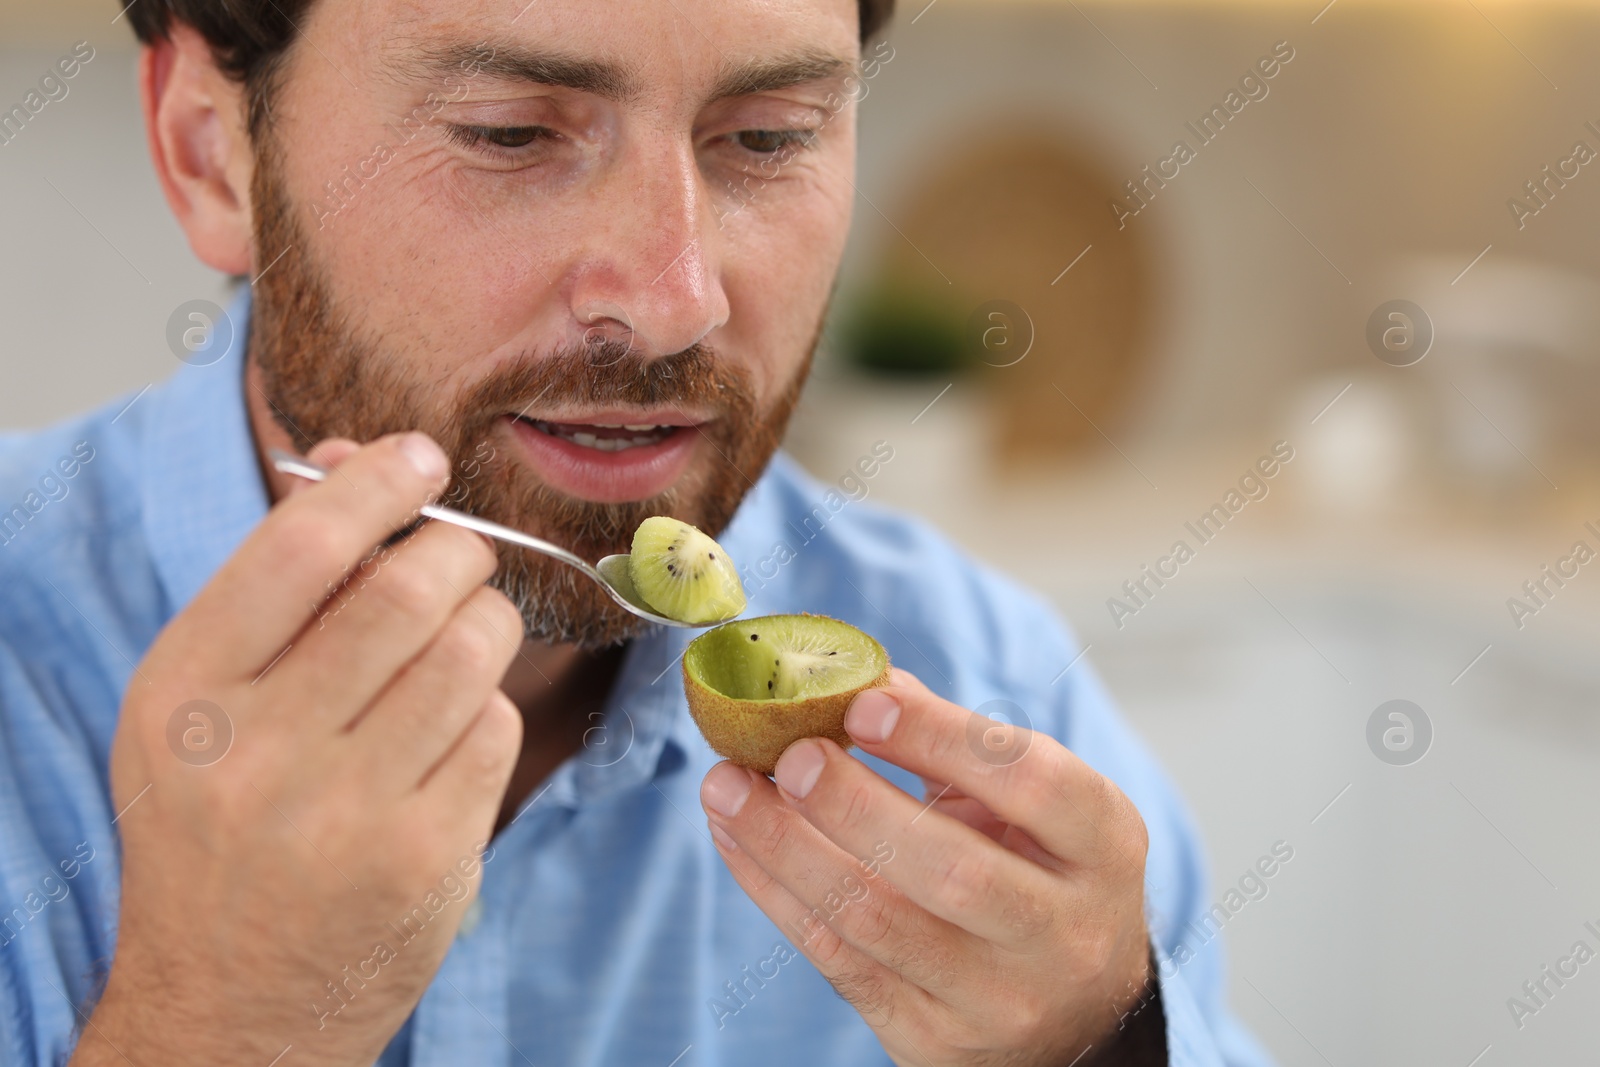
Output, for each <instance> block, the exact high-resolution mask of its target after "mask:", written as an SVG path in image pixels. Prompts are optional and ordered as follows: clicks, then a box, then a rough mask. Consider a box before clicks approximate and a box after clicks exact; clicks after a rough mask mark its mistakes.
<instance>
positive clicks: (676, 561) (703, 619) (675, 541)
mask: <svg viewBox="0 0 1600 1067" xmlns="http://www.w3.org/2000/svg"><path fill="white" fill-rule="evenodd" d="M628 570H629V573H630V575H631V577H632V578H633V588H634V590H635V591H636V592H637V593H638V594H639V596H640V597H641V598H642V599H643V600H644V602H645V603H646V604H647V605H648V606H649V607H650V608H651V609H652V610H654V611H657V612H660V613H661V614H662V615H665V616H667V617H668V618H669V619H677V620H678V621H679V622H688V623H709V622H721V621H722V620H723V619H731V618H733V617H734V616H735V615H737V614H739V612H741V611H743V610H744V607H745V597H744V585H743V584H742V583H741V582H740V581H739V572H738V571H737V570H735V569H734V566H733V561H732V560H731V559H729V558H728V554H727V553H726V552H724V551H723V550H722V546H721V545H719V544H717V543H716V542H715V541H713V540H712V539H711V538H710V537H708V536H706V535H705V534H703V533H701V532H700V531H699V530H698V529H696V528H695V527H693V526H690V525H689V524H688V523H686V522H683V521H682V520H679V519H674V518H670V517H668V516H665V515H656V516H653V517H651V518H648V519H646V520H644V522H642V523H640V524H639V528H638V529H637V530H635V531H634V534H633V551H632V552H631V553H630V554H629V557H628Z"/></svg>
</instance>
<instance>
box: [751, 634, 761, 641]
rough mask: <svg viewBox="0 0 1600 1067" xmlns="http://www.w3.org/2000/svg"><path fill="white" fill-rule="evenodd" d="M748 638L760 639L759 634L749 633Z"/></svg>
mask: <svg viewBox="0 0 1600 1067" xmlns="http://www.w3.org/2000/svg"><path fill="white" fill-rule="evenodd" d="M750 640H752V641H759V640H761V635H760V634H751V635H750Z"/></svg>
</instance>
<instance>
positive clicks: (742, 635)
mask: <svg viewBox="0 0 1600 1067" xmlns="http://www.w3.org/2000/svg"><path fill="white" fill-rule="evenodd" d="M888 681H889V654H888V652H886V651H885V650H884V647H883V646H882V645H880V644H879V643H878V642H877V641H875V640H874V639H873V638H872V637H870V636H868V635H867V634H865V633H863V632H862V631H860V630H858V629H856V628H855V627H854V626H851V625H849V624H848V623H843V622H840V621H839V620H837V619H830V618H828V617H827V616H825V615H766V616H762V617H760V618H755V619H739V620H737V621H735V622H730V623H725V624H723V625H722V626H718V627H717V628H716V629H714V630H708V631H707V632H705V633H703V634H701V635H700V636H699V637H697V638H695V639H694V640H693V641H691V642H689V647H688V649H687V650H686V651H685V652H684V654H683V686H684V692H685V693H686V694H687V695H688V698H689V712H690V714H691V715H692V716H693V717H694V721H695V725H696V726H698V727H699V728H700V732H701V734H703V735H704V736H705V739H706V742H707V743H708V744H710V745H711V747H712V749H713V750H715V751H716V752H717V754H718V755H720V756H723V757H725V758H727V759H730V760H732V761H733V762H735V763H738V764H740V765H741V766H744V767H749V768H750V769H751V770H754V771H759V772H761V773H762V774H771V773H772V770H773V767H774V766H776V764H777V762H778V757H779V756H781V755H782V754H783V750H784V749H786V748H788V747H789V745H791V744H793V743H794V742H795V741H798V740H800V739H801V738H802V737H828V738H831V739H833V740H834V741H836V742H838V743H839V744H840V745H842V746H844V747H846V748H848V747H849V746H850V744H851V740H850V735H849V734H847V733H845V730H844V716H845V712H846V711H848V710H849V708H850V702H851V701H852V700H854V699H855V696H856V694H857V693H859V692H861V691H862V690H863V689H868V688H871V687H873V686H879V685H886V684H887V683H888Z"/></svg>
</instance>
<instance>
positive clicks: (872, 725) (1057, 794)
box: [845, 670, 1144, 867]
mask: <svg viewBox="0 0 1600 1067" xmlns="http://www.w3.org/2000/svg"><path fill="white" fill-rule="evenodd" d="M845 730H846V731H847V732H849V734H850V736H851V737H852V738H853V739H854V740H855V742H856V743H857V744H858V745H860V746H861V749H862V751H864V752H866V753H869V754H870V755H874V756H878V757H880V758H882V759H884V760H887V761H888V762H890V763H893V764H895V765H896V766H899V767H904V768H906V769H907V770H910V771H913V772H915V773H916V774H919V775H922V776H923V777H924V778H925V779H928V780H931V781H935V782H948V783H950V785H951V786H952V788H954V789H956V790H959V791H960V793H961V794H962V795H964V796H967V797H970V798H972V799H974V800H976V801H978V802H979V803H981V804H982V805H983V806H984V807H986V808H988V809H989V811H991V812H993V813H994V815H995V816H996V817H998V818H999V819H1000V820H1001V821H1003V822H1005V823H1008V824H1010V825H1012V826H1015V827H1017V828H1019V829H1020V830H1022V831H1025V832H1026V833H1027V834H1028V835H1029V837H1031V838H1032V839H1033V840H1034V841H1036V842H1037V843H1038V844H1039V845H1040V846H1042V847H1043V848H1044V849H1045V850H1046V851H1047V852H1049V853H1050V854H1051V855H1053V856H1055V857H1057V858H1058V859H1059V860H1061V861H1062V862H1063V863H1065V864H1067V865H1081V866H1087V867H1098V866H1101V865H1104V864H1106V863H1111V862H1118V863H1121V862H1135V861H1141V862H1142V860H1143V856H1144V843H1143V839H1144V824H1143V821H1142V820H1141V819H1140V818H1139V814H1138V812H1137V811H1136V810H1135V809H1134V807H1133V805H1132V803H1131V802H1130V801H1129V800H1128V799H1127V797H1125V796H1123V794H1122V791H1121V790H1119V789H1117V787H1116V786H1115V785H1113V784H1112V783H1111V782H1110V781H1109V780H1108V779H1107V778H1105V777H1104V776H1103V775H1101V774H1100V773H1099V772H1097V771H1095V770H1094V769H1093V768H1092V767H1090V766H1089V765H1088V764H1086V763H1084V762H1083V760H1081V759H1079V758H1078V756H1077V755H1075V754H1074V753H1073V752H1072V751H1070V750H1069V749H1067V748H1066V747H1065V746H1064V745H1062V744H1060V743H1059V742H1057V741H1056V740H1055V739H1054V738H1052V737H1050V736H1049V735H1047V734H1042V733H1037V732H1035V731H1032V730H1028V729H1026V728H1024V727H1020V726H1015V725H1011V724H1004V723H1000V722H996V721H994V720H991V719H987V718H985V717H983V716H981V715H977V714H975V713H974V712H971V711H968V710H967V709H966V708H963V707H961V706H959V705H957V704H953V703H951V702H950V701H948V700H945V699H943V698H942V697H940V696H939V695H938V694H936V693H934V692H933V691H932V690H930V689H928V688H927V687H926V686H924V685H923V684H922V683H921V682H919V681H917V680H916V679H915V678H914V677H912V676H911V675H910V674H908V673H907V672H905V671H900V670H896V671H895V674H894V680H893V683H892V684H890V685H888V686H885V687H883V688H881V689H869V690H867V691H866V692H864V693H862V694H861V695H860V696H858V697H857V698H856V699H855V702H854V703H853V704H851V706H850V711H849V713H848V714H847V715H846V716H845Z"/></svg>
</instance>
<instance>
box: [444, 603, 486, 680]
mask: <svg viewBox="0 0 1600 1067" xmlns="http://www.w3.org/2000/svg"><path fill="white" fill-rule="evenodd" d="M494 645H495V640H494V636H493V635H492V634H490V633H489V632H488V627H487V626H485V625H483V623H482V620H480V619H479V618H478V617H477V616H476V615H472V616H471V617H470V618H466V617H462V616H457V617H456V618H455V619H454V620H452V621H451V623H450V624H449V625H448V626H446V627H445V629H444V632H443V633H441V634H440V635H439V638H438V648H439V652H440V654H441V655H442V656H443V657H444V659H445V660H446V662H447V663H449V664H450V665H451V666H452V667H455V668H457V669H459V670H462V671H465V672H468V673H471V674H474V675H477V674H481V673H482V672H484V671H486V670H488V669H489V668H490V667H492V666H493V665H494V660H495V648H494Z"/></svg>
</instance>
